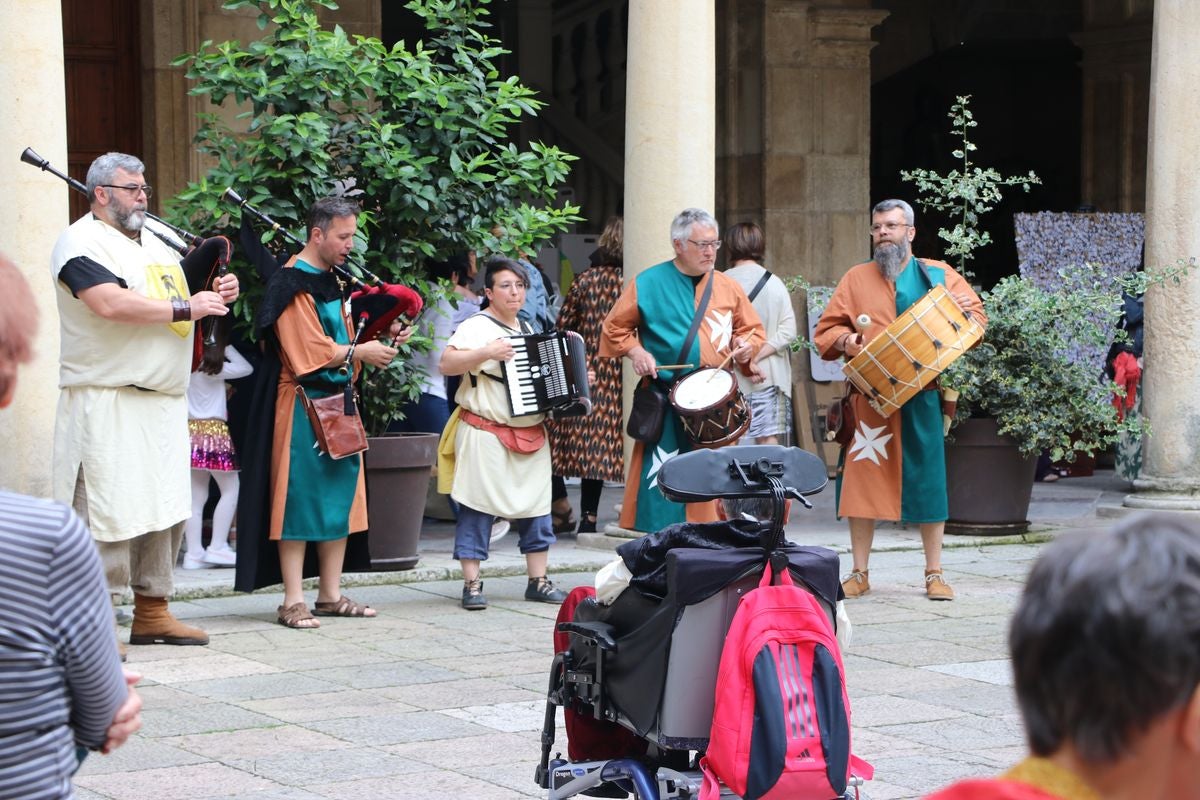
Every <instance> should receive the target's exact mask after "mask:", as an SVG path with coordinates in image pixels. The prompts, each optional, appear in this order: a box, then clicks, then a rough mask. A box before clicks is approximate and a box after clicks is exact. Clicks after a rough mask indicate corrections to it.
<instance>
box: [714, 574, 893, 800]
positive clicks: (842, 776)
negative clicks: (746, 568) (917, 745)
mask: <svg viewBox="0 0 1200 800" xmlns="http://www.w3.org/2000/svg"><path fill="white" fill-rule="evenodd" d="M771 575H772V568H771V565H770V564H767V565H766V567H765V568H764V570H763V578H762V581H761V582H760V583H759V586H758V588H757V589H755V590H753V591H751V592H749V593H747V594H746V596H745V597H743V598H742V600H741V603H740V604H739V606H738V610H737V613H736V614H734V616H733V621H732V623H731V624H730V627H729V633H728V635H727V636H726V638H725V647H724V649H723V650H722V652H721V665H720V668H719V670H718V672H717V695H716V701H715V704H714V707H713V722H712V730H711V732H710V734H709V737H710V738H709V744H708V753H707V755H706V756H705V757H704V758H703V759H701V762H700V766H701V768H702V769H703V770H704V786H703V788H702V789H701V792H700V800H716V798H717V797H718V796H719V794H720V786H719V785H718V783H717V778H720V780H721V781H723V782H724V783H725V785H726V786H728V787H729V788H730V789H731V790H733V792H735V793H736V794H738V795H739V796H741V797H742V798H743V800H759V798H764V799H765V800H771V799H772V798H788V800H833V798H840V797H841V796H842V795H843V794H844V793H845V791H846V786H847V784H848V783H849V780H850V773H851V767H852V766H853V767H854V772H855V774H857V775H858V776H860V777H862V778H864V779H870V777H871V773H872V772H873V770H872V768H871V766H870V765H869V764H867V763H866V762H864V761H862V760H860V759H858V758H856V757H854V756H852V755H851V754H850V699H849V697H848V696H847V694H846V682H845V677H844V676H845V670H844V669H843V667H842V655H841V650H840V649H839V648H838V644H837V640H836V639H835V638H834V633H833V629H832V626H831V625H830V623H829V618H828V617H827V616H826V615H825V611H824V610H823V609H822V607H821V604H820V603H819V602H818V601H817V599H816V598H815V597H814V596H813V595H811V594H809V593H808V592H806V591H805V590H804V589H802V588H800V587H798V586H796V585H795V584H793V583H792V577H791V575H790V574H789V573H788V571H787V569H783V570H781V571H780V573H779V579H780V585H777V586H773V585H771Z"/></svg>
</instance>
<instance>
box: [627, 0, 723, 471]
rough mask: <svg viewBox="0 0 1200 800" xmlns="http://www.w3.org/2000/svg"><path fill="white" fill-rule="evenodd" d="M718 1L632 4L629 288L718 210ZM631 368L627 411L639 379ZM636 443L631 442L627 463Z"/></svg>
mask: <svg viewBox="0 0 1200 800" xmlns="http://www.w3.org/2000/svg"><path fill="white" fill-rule="evenodd" d="M715 44H716V39H715V14H714V7H713V0H630V2H629V49H628V56H627V67H626V75H627V80H626V84H625V96H626V100H625V252H624V262H625V281H626V283H628V282H629V281H631V280H633V279H634V278H635V277H636V276H637V274H638V273H639V272H641V271H642V270H644V269H645V268H646V267H650V266H653V265H654V264H658V263H660V262H662V261H665V260H667V259H668V258H672V257H673V255H674V253H673V251H672V249H671V220H672V219H674V217H675V215H676V214H678V213H679V212H680V211H682V210H683V209H685V208H691V207H697V208H703V209H705V210H707V211H709V212H710V213H715V211H714V209H713V198H714V188H713V186H714V178H715V175H716V111H715V108H716V58H715V49H714V48H715ZM624 362H625V379H624V385H625V411H626V414H628V411H629V398H630V396H631V394H632V392H633V387H634V385H636V383H637V378H636V376H634V374H633V370H632V369H631V368H630V366H629V360H628V359H624ZM631 450H632V440H629V439H626V441H625V455H626V462H628V460H629V453H630V452H631Z"/></svg>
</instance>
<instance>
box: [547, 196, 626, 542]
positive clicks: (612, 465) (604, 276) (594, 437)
mask: <svg viewBox="0 0 1200 800" xmlns="http://www.w3.org/2000/svg"><path fill="white" fill-rule="evenodd" d="M623 239H624V223H623V222H622V220H621V217H612V218H611V219H609V221H608V224H606V225H605V226H604V231H603V233H601V234H600V241H599V247H598V248H597V250H596V252H594V253H593V254H592V266H590V267H589V268H588V269H586V270H584V272H583V273H582V274H580V275H579V277H577V278H576V279H575V280H574V281H572V283H571V289H570V291H569V292H568V293H567V299H566V300H565V301H564V302H563V305H562V309H561V310H560V311H559V312H558V329H559V330H564V331H575V332H576V333H578V334H579V335H580V336H582V337H583V341H584V343H585V344H586V346H587V355H588V367H589V368H591V369H592V370H594V371H595V373H596V379H595V381H594V382H593V383H592V386H591V391H592V404H593V405H592V413H590V414H588V415H587V416H586V417H569V418H565V419H558V420H553V421H552V422H551V423H550V424H549V425H548V427H549V429H550V447H551V456H552V460H553V465H554V486H553V498H554V504H553V506H552V511H551V513H552V514H553V515H554V523H555V532H559V531H560V528H564V527H565V528H567V529H568V530H569V527H570V520H571V516H572V514H571V503H570V501H569V500H568V499H567V489H566V485H565V484H564V482H563V479H564V478H581V479H582V485H581V487H580V488H581V492H580V501H579V528H578V530H577V531H576V532H577V533H592V532H594V531H595V530H596V509H597V508H599V506H600V492H601V491H602V490H603V489H604V482H605V481H621V480H623V479H624V477H625V459H624V438H623V437H622V435H621V359H619V358H601V357H599V356H598V355H597V351H598V350H599V348H600V327H601V325H602V323H603V322H604V318H605V317H606V316H607V315H608V312H609V309H611V308H612V306H613V303H615V302H616V301H617V297H619V296H620V294H621V289H622V287H623V284H624V280H623V277H622V269H621V266H622V249H623ZM562 532H566V531H562Z"/></svg>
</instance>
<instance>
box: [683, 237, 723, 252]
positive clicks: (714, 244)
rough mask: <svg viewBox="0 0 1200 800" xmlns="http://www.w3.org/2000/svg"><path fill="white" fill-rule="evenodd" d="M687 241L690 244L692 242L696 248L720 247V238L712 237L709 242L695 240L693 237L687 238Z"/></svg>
mask: <svg viewBox="0 0 1200 800" xmlns="http://www.w3.org/2000/svg"><path fill="white" fill-rule="evenodd" d="M688 241H689V242H691V243H692V244H694V245H695V246H696V249H697V250H708V249H709V248H711V249H713V250H720V249H721V240H720V239H714V240H713V241H711V242H697V241H696V240H695V239H688Z"/></svg>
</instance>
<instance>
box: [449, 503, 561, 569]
mask: <svg viewBox="0 0 1200 800" xmlns="http://www.w3.org/2000/svg"><path fill="white" fill-rule="evenodd" d="M496 519H497V517H494V516H492V515H491V514H485V513H483V512H482V511H476V510H475V509H473V508H471V507H470V506H464V505H463V504H462V503H459V504H458V522H457V523H456V524H455V526H454V558H456V559H458V560H462V559H464V558H467V559H473V560H475V561H487V557H488V549H489V546H490V545H491V542H492V523H494V522H495V521H496ZM514 522H516V524H517V533H518V536H519V537H520V538H519V540H518V542H519V544H518V548H517V549H519V550H520V551H521V553H522V554H526V553H541V552H543V551H545V550H549V549H550V545H552V544H554V543H555V542H556V541H557V539H555V537H554V529H553V527H552V526H551V524H550V515H549V514H546V515H544V516H541V517H526V518H524V519H518V520H514Z"/></svg>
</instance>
